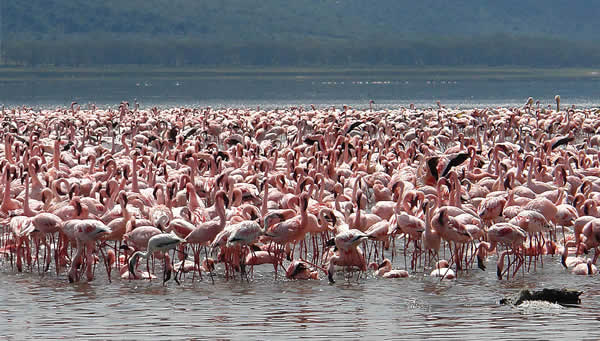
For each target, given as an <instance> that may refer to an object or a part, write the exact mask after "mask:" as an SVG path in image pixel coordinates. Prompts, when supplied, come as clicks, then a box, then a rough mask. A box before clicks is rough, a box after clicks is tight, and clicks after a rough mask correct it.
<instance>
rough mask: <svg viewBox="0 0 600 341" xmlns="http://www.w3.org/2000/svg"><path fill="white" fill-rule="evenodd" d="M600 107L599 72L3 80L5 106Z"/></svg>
mask: <svg viewBox="0 0 600 341" xmlns="http://www.w3.org/2000/svg"><path fill="white" fill-rule="evenodd" d="M556 94H560V95H561V100H562V103H563V105H571V104H576V105H578V106H585V107H592V106H593V107H596V106H600V78H598V79H592V78H585V79H544V80H452V79H448V80H436V81H433V80H423V79H420V80H410V79H369V78H364V76H363V77H360V78H359V77H357V78H356V79H352V78H351V77H350V78H347V77H346V78H344V79H316V78H311V79H302V78H291V79H288V78H286V79H277V78H274V79H247V78H242V79H202V80H177V79H169V80H165V79H147V80H144V79H122V80H59V81H52V80H43V79H40V80H32V81H10V82H6V81H5V82H0V104H4V105H7V106H14V105H23V104H26V105H30V106H35V107H53V106H68V105H70V104H71V102H72V101H76V102H78V103H79V104H81V105H85V104H87V103H95V104H96V105H99V106H112V107H117V106H118V104H119V103H120V102H121V101H124V100H127V101H129V103H133V101H134V100H135V99H137V100H138V102H139V103H140V105H142V106H143V107H152V106H160V107H169V106H194V107H198V106H212V107H227V106H236V107H256V106H257V105H260V106H261V107H263V108H283V107H289V106H297V105H304V106H307V105H310V104H315V105H318V106H320V107H323V106H328V105H335V106H338V107H339V106H341V105H343V104H348V105H352V106H354V107H361V108H364V107H367V106H368V103H369V100H371V99H372V100H374V101H375V103H376V104H375V105H376V107H380V108H382V107H385V108H396V107H399V106H408V105H409V104H410V103H414V104H415V105H417V106H418V107H429V106H434V105H435V101H436V100H440V101H441V102H442V104H444V105H447V106H451V107H486V106H499V105H511V106H512V105H523V104H524V103H525V102H526V100H527V98H528V97H529V96H532V97H534V98H535V99H536V100H537V99H539V100H540V101H541V102H542V103H543V104H553V103H554V96H555V95H556Z"/></svg>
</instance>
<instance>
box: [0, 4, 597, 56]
mask: <svg viewBox="0 0 600 341" xmlns="http://www.w3.org/2000/svg"><path fill="white" fill-rule="evenodd" d="M2 2H3V6H2V9H3V16H2V19H3V22H2V29H3V33H4V34H3V38H4V41H5V56H6V59H7V60H10V59H13V60H16V59H19V58H20V59H21V61H17V63H19V62H23V60H24V59H23V58H25V57H24V56H23V53H25V52H26V51H21V52H20V53H21V54H20V55H19V56H20V57H19V58H16V57H15V56H16V55H15V53H17V52H18V51H17V50H19V49H24V48H25V46H29V47H28V48H32V49H35V48H38V49H40V48H41V49H42V50H43V51H46V50H47V49H48V48H51V47H52V44H53V43H56V44H55V45H56V46H62V47H65V48H76V47H79V48H88V49H92V50H93V49H95V48H97V47H94V46H93V45H94V42H97V43H98V44H99V46H100V45H101V46H102V51H107V52H106V53H105V54H107V55H108V56H105V58H104V59H103V57H102V56H96V57H95V59H94V60H93V61H91V60H90V58H87V59H85V60H82V61H80V62H76V61H75V60H74V59H73V58H74V57H70V58H71V60H70V61H69V60H67V59H64V58H62V59H61V58H58V59H57V58H55V59H53V61H49V63H51V64H54V63H65V64H72V63H74V64H77V63H83V64H88V63H92V64H98V63H99V64H102V63H112V62H110V61H109V60H108V59H110V57H112V56H113V55H114V53H113V52H110V50H111V49H116V48H118V47H123V45H126V46H129V45H130V44H123V43H122V42H123V41H128V42H133V43H134V44H141V45H138V48H140V49H149V50H152V49H153V48H158V47H164V48H173V49H174V48H176V47H177V46H179V49H180V50H181V49H183V50H186V49H187V51H188V52H185V51H184V52H181V51H180V52H179V53H180V54H182V57H180V58H179V59H177V58H173V60H174V61H173V62H165V61H157V60H156V58H155V59H152V58H141V57H140V58H138V59H139V60H138V62H137V63H141V64H146V63H149V64H154V63H158V64H165V63H166V64H182V63H183V64H189V63H197V61H196V60H197V53H195V54H194V56H195V57H193V58H192V57H191V54H190V53H191V52H190V51H191V50H193V49H200V48H201V49H207V48H209V47H211V46H213V47H214V46H216V47H217V48H221V49H223V51H221V52H223V53H225V60H229V62H227V63H233V64H245V63H249V64H269V63H270V62H273V60H269V58H267V59H266V60H265V59H264V58H262V57H261V58H262V59H261V58H258V59H259V60H257V59H256V58H254V59H253V60H254V61H251V62H249V59H248V58H246V57H245V56H246V55H248V54H250V55H252V54H255V53H256V51H255V50H256V49H263V48H265V47H274V48H278V49H283V51H282V52H279V53H283V54H290V53H293V52H292V51H296V52H298V53H300V54H302V53H305V54H308V55H310V54H314V53H317V54H318V55H320V54H322V53H324V52H325V50H326V49H328V48H331V49H342V48H347V49H349V51H348V52H352V51H360V50H361V48H365V49H367V50H370V49H373V48H382V47H387V48H397V47H398V45H400V44H403V45H404V46H408V47H409V48H410V49H414V51H417V52H418V51H419V49H427V48H433V49H435V48H436V45H438V43H439V47H440V48H445V47H446V46H448V45H450V46H451V47H452V48H458V47H461V48H463V49H464V48H466V50H465V51H467V52H468V50H469V49H470V48H474V49H476V50H477V49H478V48H479V50H481V49H483V48H484V46H482V45H481V43H483V44H486V43H487V42H488V41H489V40H490V39H498V43H492V44H490V48H494V49H496V50H498V49H499V47H500V48H501V47H505V48H506V51H505V53H508V54H513V52H511V51H510V50H513V49H518V48H526V49H527V48H531V46H532V45H533V46H535V47H536V49H537V50H536V51H541V50H539V49H540V48H542V49H545V50H544V54H548V53H550V54H559V55H561V56H562V57H561V58H563V59H560V58H559V59H557V61H556V62H555V64H556V65H563V64H570V63H572V61H570V62H565V60H564V54H565V52H564V51H562V52H561V51H557V49H558V48H560V47H562V48H566V49H569V50H573V49H580V48H583V47H585V48H590V49H596V47H595V44H592V43H588V42H591V41H593V40H594V39H596V36H597V32H600V20H598V18H597V17H598V15H599V14H600V2H595V1H580V0H579V1H578V0H575V1H565V0H519V1H517V0H502V1H497V0H479V1H476V0H471V1H467V0H453V1H445V0H437V1H436V0H421V1H407V0H374V1H367V0H295V1H281V0H211V1H207V0H168V1H167V0H143V1H142V0H105V1H89V0H27V1H22V0H4V1H2ZM473 36H475V40H474V41H473V39H472V38H473ZM119 41H120V42H121V43H119ZM44 42H50V44H48V43H44ZM74 42H77V43H74ZM83 42H86V43H85V44H83ZM175 42H178V43H177V44H179V45H177V44H176V43H175ZM515 42H518V43H515ZM421 43H422V44H424V45H419V44H421ZM475 43H477V44H478V45H475ZM28 44H29V45H28ZM61 44H62V45H61ZM82 44H83V45H82ZM119 44H121V45H119ZM161 44H162V45H161ZM207 44H211V45H207ZM523 45H525V46H523ZM551 45H555V46H554V47H553V46H551ZM457 46H458V47H457ZM469 46H471V47H469ZM553 48H554V52H552V49H553ZM253 49H254V50H253ZM546 50H547V51H546ZM227 51H229V52H230V53H229V55H231V53H233V54H236V56H234V57H231V56H229V57H228V56H227ZM307 51H308V52H307ZM594 51H595V50H594ZM140 52H142V54H141V56H143V55H145V54H147V53H148V52H144V51H143V50H140ZM327 53H329V52H327ZM327 53H326V54H327ZM357 53H358V52H357ZM407 53H411V52H407ZM432 53H435V51H433V52H432ZM476 53H477V55H475V56H474V57H473V58H471V57H469V55H468V54H469V53H467V56H466V58H463V59H466V60H459V61H451V62H444V61H440V63H441V64H452V63H458V64H464V63H472V62H473V61H475V62H476V63H477V62H478V61H481V63H482V64H486V63H487V64H489V63H490V62H489V60H488V59H485V58H484V57H485V56H483V57H481V58H484V59H479V57H480V55H481V53H483V52H482V51H479V52H476ZM495 53H496V54H499V53H500V52H495ZM568 53H569V54H573V53H574V52H573V51H570V52H568ZM590 53H592V55H594V53H595V52H590V51H587V52H586V53H585V55H589V54H590ZM471 54H472V53H471ZM559 57H560V56H559ZM588 57H589V56H588ZM228 58H229V59H228ZM357 58H358V59H357ZM29 59H31V58H29ZM75 59H76V58H75ZM130 59H131V58H130ZM284 59H285V58H284ZM300 59H301V60H300V61H299V60H298V58H291V60H290V61H286V62H285V61H284V62H282V61H275V62H276V63H280V64H283V65H285V64H296V63H304V64H314V63H317V64H318V63H323V62H325V63H337V62H338V61H339V58H337V57H328V56H325V57H323V58H317V59H316V60H311V59H310V58H309V59H306V58H300ZM407 60H409V61H408V62H402V63H403V64H405V63H408V64H427V63H429V62H432V61H429V62H428V61H427V58H424V57H419V58H416V57H415V58H412V57H411V58H407ZM373 61H374V62H376V63H387V64H390V61H389V60H385V61H379V59H378V58H377V57H376V56H375V57H373V58H371V59H370V60H361V58H360V57H359V56H356V57H353V58H350V59H349V60H347V59H346V60H342V61H341V63H342V64H348V63H371V62H373ZM46 62H48V61H38V62H35V61H33V62H32V61H25V63H26V64H35V63H46ZM113 62H117V63H131V62H133V63H136V61H135V60H133V61H132V60H123V61H121V59H119V58H117V59H114V60H113ZM496 62H498V60H496ZM202 63H205V64H211V63H215V61H208V60H205V62H202ZM492 63H493V62H492ZM500 63H501V64H527V63H521V62H518V61H517V60H515V59H514V58H512V61H511V60H508V61H500ZM594 63H595V62H594V61H589V62H584V61H582V62H581V63H580V64H585V65H589V64H594ZM551 64H552V63H551Z"/></svg>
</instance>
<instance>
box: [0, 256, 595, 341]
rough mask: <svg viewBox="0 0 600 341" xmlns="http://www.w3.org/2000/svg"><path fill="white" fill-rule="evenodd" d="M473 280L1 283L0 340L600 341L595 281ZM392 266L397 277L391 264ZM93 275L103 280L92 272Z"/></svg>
mask: <svg viewBox="0 0 600 341" xmlns="http://www.w3.org/2000/svg"><path fill="white" fill-rule="evenodd" d="M488 262H489V265H490V267H489V269H488V270H487V271H485V272H484V271H481V270H478V269H477V270H471V271H469V272H465V273H461V274H459V278H458V280H456V281H444V282H440V281H439V279H437V278H432V277H429V276H424V275H423V274H422V273H416V274H413V275H412V276H411V277H409V278H406V279H387V280H386V279H380V278H374V277H372V276H371V275H363V276H362V277H361V278H359V279H358V280H357V278H356V276H354V277H352V279H344V278H343V275H342V274H338V275H337V282H336V283H335V284H333V285H330V284H328V282H327V280H326V279H324V278H323V279H322V280H320V281H289V280H286V279H282V278H279V279H277V280H275V279H274V278H273V269H272V266H270V265H262V266H257V267H256V268H255V275H254V279H253V280H251V281H250V282H247V281H242V280H240V279H236V280H229V281H226V280H225V279H224V278H222V277H217V278H216V279H215V284H214V285H213V284H211V282H210V280H207V278H205V279H204V281H202V282H200V281H196V282H193V283H192V281H191V278H190V277H188V278H186V279H185V280H184V281H183V283H182V285H181V286H177V285H176V284H175V283H174V282H173V281H170V282H168V283H167V285H166V286H162V285H161V282H160V281H152V282H147V281H143V282H140V281H127V280H120V279H114V278H113V282H112V283H109V282H108V280H107V277H106V275H105V274H104V271H97V272H96V273H97V275H98V277H97V278H95V279H94V281H93V282H91V283H79V284H68V281H67V278H66V276H60V277H56V275H52V274H46V275H44V276H40V275H38V273H37V272H36V271H34V272H33V273H15V272H14V271H11V270H10V269H9V268H8V269H7V268H4V270H3V271H2V272H1V273H0V287H1V288H2V289H0V302H2V305H1V306H0V312H1V316H2V321H3V322H2V323H1V325H2V330H3V333H2V338H6V339H9V340H23V339H38V340H39V339H54V338H66V339H75V338H78V339H149V338H152V339H190V338H199V339H246V340H255V339H296V338H303V337H307V338H310V339H338V338H342V337H344V338H351V339H363V338H365V339H405V338H408V339H428V340H431V339H448V338H450V339H456V338H458V337H459V336H461V337H462V338H464V339H494V340H498V339H517V338H528V339H531V340H550V339H558V338H568V339H569V340H571V339H578V340H582V339H598V338H600V330H598V325H599V322H600V321H599V320H600V314H598V309H599V308H600V288H599V287H598V276H594V277H587V276H575V275H571V274H570V273H568V272H567V271H566V270H563V269H562V267H561V266H560V264H559V263H558V258H551V257H547V258H546V260H545V262H544V268H543V269H538V271H536V272H534V271H533V270H532V271H530V272H529V273H525V274H524V275H523V274H522V273H520V274H519V275H517V276H516V278H515V279H512V278H511V279H509V280H501V281H500V280H498V279H497V278H496V275H495V267H494V266H493V262H494V257H492V258H490V259H489V260H488ZM396 265H399V264H398V263H397V264H396ZM99 270H100V269H99ZM565 286H567V287H571V288H577V289H578V290H583V291H584V292H585V293H584V294H583V295H582V296H581V298H582V304H581V305H580V306H578V307H568V308H567V307H561V306H559V305H554V304H537V305H531V306H527V307H524V306H519V307H514V306H505V305H499V303H498V302H499V300H500V299H501V298H502V297H503V296H504V295H507V294H511V293H515V292H517V291H518V290H519V289H520V288H523V287H525V288H531V289H534V288H538V289H541V288H545V287H551V288H558V287H565Z"/></svg>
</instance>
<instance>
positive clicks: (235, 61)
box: [3, 35, 600, 67]
mask: <svg viewBox="0 0 600 341" xmlns="http://www.w3.org/2000/svg"><path fill="white" fill-rule="evenodd" d="M3 52H4V53H3V57H4V63H5V64H7V65H18V66H44V65H53V66H94V65H118V64H121V65H160V66H176V67H179V66H213V65H241V66H245V65H247V66H320V65H331V66H352V65H413V66H414V65H448V66H459V65H489V66H506V65H521V66H537V67H553V66H557V67H576V66H582V67H590V66H598V65H600V46H598V45H595V44H586V43H583V42H572V41H565V40H553V39H537V38H523V37H514V36H510V35H493V36H485V37H478V38H475V39H473V38H468V39H467V38H464V39H461V38H454V39H449V38H431V39H425V40H418V41H417V40H414V41H411V40H382V41H363V42H357V41H347V40H337V41H336V40H332V41H322V40H314V41H313V40H304V41H270V42H240V43H231V42H228V43H226V44H225V43H221V42H207V41H202V40H194V39H172V38H163V39H157V40H151V39H133V38H131V39H121V40H116V39H108V38H102V39H100V38H98V39H69V40H19V41H6V42H5V45H4V51H3Z"/></svg>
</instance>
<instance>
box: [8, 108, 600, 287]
mask: <svg viewBox="0 0 600 341" xmlns="http://www.w3.org/2000/svg"><path fill="white" fill-rule="evenodd" d="M598 113H599V112H598V111H595V110H592V109H577V108H574V107H569V108H561V106H560V97H558V96H557V97H556V105H554V103H552V105H547V106H542V105H541V104H540V103H539V101H538V102H535V103H534V101H533V99H532V98H530V99H529V100H528V101H527V103H526V104H525V106H523V107H518V108H488V109H483V110H479V109H470V110H452V109H447V108H445V107H443V106H442V105H441V104H440V103H439V102H438V105H437V106H436V107H434V108H428V109H416V108H414V107H413V106H412V105H411V106H410V108H401V109H397V110H373V108H372V107H371V108H370V109H367V110H356V109H353V108H350V107H347V106H344V107H343V108H335V107H328V108H315V107H314V106H312V107H311V108H310V109H308V108H302V107H291V108H286V109H280V110H268V111H265V110H261V109H260V108H256V109H233V108H226V109H213V108H170V109H164V110H159V109H158V108H152V109H149V110H144V109H140V108H139V106H138V105H137V104H136V105H134V106H130V105H129V104H128V103H126V102H123V103H121V105H120V106H119V108H118V109H98V108H95V107H94V106H90V107H89V108H88V109H82V108H81V107H80V106H78V105H77V104H76V103H73V104H72V105H71V107H70V108H62V109H54V110H37V111H36V110H33V109H31V108H27V107H17V108H12V109H10V110H6V109H3V110H2V127H1V132H2V134H1V139H0V140H1V142H2V146H0V149H1V150H0V154H1V157H0V172H1V174H2V178H1V185H0V188H2V192H0V193H1V195H2V204H1V205H0V219H1V221H0V259H1V262H2V265H3V267H5V268H6V267H8V268H12V269H14V270H13V271H19V272H22V271H27V272H36V271H37V272H39V273H40V274H43V273H45V272H50V273H56V275H57V276H59V278H60V277H63V278H65V281H66V280H67V278H68V280H69V281H70V282H76V281H83V280H87V281H92V280H93V278H94V274H95V273H96V272H97V271H106V272H107V274H106V275H107V277H108V280H111V279H114V278H120V280H140V279H145V280H152V279H156V278H157V275H156V274H161V276H162V279H161V280H162V282H163V284H164V283H165V282H166V281H168V280H170V279H173V280H175V281H176V282H177V283H180V282H181V281H183V280H186V281H190V280H191V281H194V280H210V281H212V282H213V283H214V281H215V280H226V279H233V278H238V279H242V280H250V279H251V278H253V267H254V266H258V265H261V264H271V265H272V266H273V269H274V271H273V272H274V276H275V277H276V278H277V276H278V270H279V269H281V273H282V275H283V276H285V277H287V278H289V279H314V280H318V279H328V280H329V281H330V282H332V283H333V282H334V281H335V280H336V279H338V280H339V279H340V278H344V277H345V278H346V279H349V278H352V275H353V274H356V273H357V272H358V275H359V276H360V275H361V274H363V273H365V272H369V273H371V271H373V275H370V276H381V277H385V278H395V277H408V276H414V275H416V274H422V275H424V276H436V277H439V278H440V280H448V279H455V278H459V279H460V276H461V273H463V272H464V271H488V270H486V268H487V266H489V263H490V262H496V268H495V270H496V274H497V277H498V278H499V279H503V278H504V279H506V278H509V277H514V276H519V275H520V274H521V273H525V272H529V271H536V269H537V268H540V267H543V266H544V261H546V262H547V261H556V262H557V261H560V262H561V263H562V265H563V266H564V268H565V270H564V271H565V272H567V273H573V274H578V275H593V274H595V273H596V272H597V269H596V266H595V265H594V264H595V263H596V260H597V258H598V255H599V253H598V246H599V242H600V212H599V211H598V203H600V149H599V148H600V134H599V133H598V131H599V130H600V120H599V119H598ZM592 251H593V252H592ZM550 254H552V255H556V256H555V257H554V258H549V257H547V256H546V255H550ZM588 257H590V258H588ZM280 276H281V275H280Z"/></svg>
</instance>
